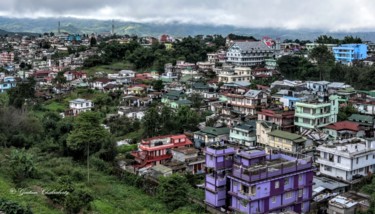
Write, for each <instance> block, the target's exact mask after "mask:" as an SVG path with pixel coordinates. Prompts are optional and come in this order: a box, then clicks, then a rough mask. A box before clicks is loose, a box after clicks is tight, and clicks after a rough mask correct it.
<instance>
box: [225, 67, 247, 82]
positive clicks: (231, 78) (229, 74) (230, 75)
mask: <svg viewBox="0 0 375 214" xmlns="http://www.w3.org/2000/svg"><path fill="white" fill-rule="evenodd" d="M218 77H219V82H223V83H232V82H237V81H250V80H251V69H250V68H246V67H245V68H243V67H235V68H234V70H223V71H221V72H220V73H219V74H218Z"/></svg>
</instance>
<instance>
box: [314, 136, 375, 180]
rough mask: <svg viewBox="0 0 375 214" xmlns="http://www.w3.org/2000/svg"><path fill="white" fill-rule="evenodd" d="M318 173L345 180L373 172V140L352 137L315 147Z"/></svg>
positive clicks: (374, 165)
mask: <svg viewBox="0 0 375 214" xmlns="http://www.w3.org/2000/svg"><path fill="white" fill-rule="evenodd" d="M316 150H317V151H319V152H320V156H319V158H318V160H317V161H316V162H317V163H319V164H320V173H322V174H324V175H326V176H329V177H333V178H336V179H339V180H343V181H346V182H353V181H354V180H356V179H358V178H361V177H363V176H366V175H368V174H370V173H374V172H375V141H372V142H371V141H366V140H364V139H360V138H352V139H347V140H342V141H335V142H329V143H327V144H325V145H320V146H318V147H317V148H316Z"/></svg>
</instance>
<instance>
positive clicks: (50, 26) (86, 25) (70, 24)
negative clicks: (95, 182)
mask: <svg viewBox="0 0 375 214" xmlns="http://www.w3.org/2000/svg"><path fill="white" fill-rule="evenodd" d="M58 21H60V22H61V31H62V32H68V33H80V34H81V33H85V34H86V33H106V32H107V33H109V32H110V30H111V25H112V22H111V20H107V21H103V20H92V19H75V18H40V19H26V18H22V19H19V18H6V17H0V29H3V30H6V31H11V32H32V33H44V32H55V33H56V32H57V26H58ZM115 33H116V34H129V35H131V34H136V35H139V36H145V35H150V36H155V37H159V36H160V35H162V34H169V35H172V36H176V37H178V36H187V35H199V34H201V35H208V34H221V35H224V36H226V35H228V34H229V33H235V34H240V35H251V36H254V37H256V38H258V39H259V38H261V37H263V36H270V37H272V38H280V39H282V40H284V39H300V40H315V38H317V37H318V36H319V35H322V34H327V35H331V36H333V37H336V38H340V39H342V38H343V37H344V36H346V35H352V36H358V37H360V38H362V40H365V41H366V40H370V41H375V33H374V32H339V33H327V32H323V31H313V30H303V29H302V30H285V29H276V28H239V27H234V26H228V25H217V26H214V25H197V24H181V23H168V24H158V23H136V22H123V21H115Z"/></svg>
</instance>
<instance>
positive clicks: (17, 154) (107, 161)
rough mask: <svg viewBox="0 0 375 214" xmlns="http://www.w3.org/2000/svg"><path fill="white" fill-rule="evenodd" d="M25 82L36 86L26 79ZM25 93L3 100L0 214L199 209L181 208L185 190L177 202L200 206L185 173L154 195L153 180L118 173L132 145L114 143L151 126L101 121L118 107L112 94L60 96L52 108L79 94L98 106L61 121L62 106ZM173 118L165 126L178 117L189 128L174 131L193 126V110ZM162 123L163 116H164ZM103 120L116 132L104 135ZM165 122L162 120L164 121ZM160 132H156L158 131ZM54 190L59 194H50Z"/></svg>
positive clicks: (15, 91) (0, 116)
mask: <svg viewBox="0 0 375 214" xmlns="http://www.w3.org/2000/svg"><path fill="white" fill-rule="evenodd" d="M24 84H33V83H32V82H31V81H29V82H24ZM24 87H26V86H25V85H23V84H19V85H18V86H17V87H16V88H14V89H12V90H11V91H9V94H10V95H14V96H15V98H14V97H13V98H11V97H10V96H9V95H8V94H6V93H3V94H0V151H1V152H0V162H1V163H2V165H1V167H0V192H1V193H2V194H1V196H0V209H1V210H4V211H6V213H27V214H30V213H127V212H129V210H131V211H132V212H135V213H195V212H201V211H202V210H201V209H202V208H201V207H199V206H196V205H191V204H186V203H181V201H182V198H181V197H177V196H176V194H177V195H180V192H181V191H183V192H184V194H183V195H181V196H184V197H185V196H187V194H188V197H199V200H203V198H202V197H203V195H202V194H201V191H198V190H196V189H194V188H193V186H194V185H195V184H196V183H192V184H190V182H189V181H190V180H191V179H189V178H190V177H189V175H186V176H183V175H176V176H174V177H171V178H170V179H167V180H162V181H160V186H158V185H156V186H155V187H154V191H151V192H150V191H149V190H150V188H149V187H150V185H152V182H151V183H150V182H149V181H147V180H146V179H144V178H141V177H137V176H135V175H132V174H129V173H127V172H124V171H122V170H120V169H119V168H118V166H117V160H118V159H115V158H116V157H118V158H121V155H122V154H125V155H126V154H128V152H129V151H131V150H134V149H135V147H134V146H133V145H129V146H126V148H125V147H118V148H117V147H116V144H115V137H116V136H123V135H127V134H130V133H132V132H139V131H140V135H139V136H148V133H147V132H143V131H142V130H148V129H149V128H150V127H149V126H148V125H149V124H148V123H147V122H146V121H129V120H127V119H125V118H121V119H118V118H117V119H114V120H113V121H106V120H105V115H106V113H108V112H110V111H111V110H110V109H108V108H109V107H110V106H113V105H116V103H117V102H118V97H117V94H116V93H114V94H104V93H99V92H96V91H93V90H88V89H85V90H82V89H77V90H75V91H73V92H71V93H70V94H67V95H65V96H66V97H65V98H64V97H62V96H58V97H56V98H55V101H53V102H58V103H60V104H63V103H65V102H66V101H65V99H66V98H68V99H70V97H72V96H73V97H74V96H77V95H78V94H79V95H78V96H83V97H90V98H91V99H93V100H94V102H95V104H96V106H95V111H93V112H86V113H82V114H80V115H79V116H77V117H74V118H73V117H66V118H61V117H60V115H59V114H58V111H59V109H60V108H56V109H53V108H51V109H49V108H47V106H48V107H49V106H51V104H52V103H53V102H52V103H50V101H48V102H47V103H43V102H41V103H38V104H37V103H36V102H37V100H36V98H35V97H33V96H31V94H30V93H29V92H28V91H26V90H24ZM17 100H19V101H17ZM21 101H23V102H21ZM39 102H40V101H39ZM62 107H63V108H64V105H62ZM152 109H153V108H151V110H149V111H152ZM165 111H166V110H165ZM177 112H178V114H179V115H178V116H177V115H174V113H173V114H172V113H170V115H169V116H168V117H169V119H168V120H169V121H172V118H171V117H178V118H179V119H178V121H180V122H182V123H183V124H187V126H189V127H185V126H179V127H176V128H177V129H176V130H175V132H178V131H180V130H184V129H190V128H191V127H192V128H194V127H195V126H196V125H197V122H196V118H197V117H196V115H195V114H196V112H192V111H191V110H190V109H180V110H178V111H177ZM163 117H167V113H166V112H164V113H163ZM191 117H194V118H191ZM159 119H160V120H161V118H159ZM103 121H104V122H107V123H108V124H109V126H110V128H111V130H112V129H113V132H111V133H110V132H108V130H106V129H105V128H104V127H103V126H102V125H101V124H102V123H103ZM163 121H164V122H166V121H167V118H164V120H163ZM185 121H187V122H186V123H185ZM129 123H130V125H131V126H130V127H128V124H129ZM158 124H160V125H162V124H161V123H158ZM164 125H165V124H164ZM190 126H191V127H190ZM162 130H163V129H160V130H159V129H157V133H159V132H160V133H161V131H162ZM117 154H119V155H117ZM126 156H127V157H128V155H126ZM180 181H183V182H185V184H181V183H180ZM199 182H201V180H200V181H199ZM176 184H178V185H179V186H175V185H176ZM171 185H172V186H174V188H173V189H172V191H168V192H166V191H165V188H166V187H167V188H169V187H170V186H171ZM180 187H181V188H182V189H181V188H180ZM174 190H176V192H175V191H174ZM56 191H57V192H58V194H53V192H56ZM26 192H27V193H26ZM49 192H52V193H49ZM146 193H147V194H153V195H157V196H158V197H151V196H149V195H147V194H146ZM171 198H172V199H171Z"/></svg>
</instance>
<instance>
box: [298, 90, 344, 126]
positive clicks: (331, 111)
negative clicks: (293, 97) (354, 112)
mask: <svg viewBox="0 0 375 214" xmlns="http://www.w3.org/2000/svg"><path fill="white" fill-rule="evenodd" d="M338 111H339V97H338V96H337V95H331V96H330V97H329V102H324V103H320V102H316V101H311V102H308V101H306V102H297V103H296V110H295V114H294V125H295V126H297V127H298V128H299V129H300V131H302V130H304V129H313V128H321V127H324V126H327V125H328V124H330V123H335V122H337V114H338Z"/></svg>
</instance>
